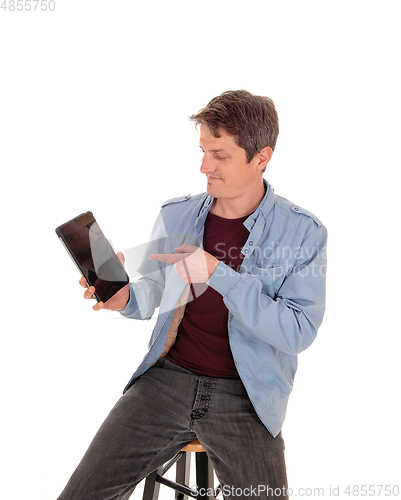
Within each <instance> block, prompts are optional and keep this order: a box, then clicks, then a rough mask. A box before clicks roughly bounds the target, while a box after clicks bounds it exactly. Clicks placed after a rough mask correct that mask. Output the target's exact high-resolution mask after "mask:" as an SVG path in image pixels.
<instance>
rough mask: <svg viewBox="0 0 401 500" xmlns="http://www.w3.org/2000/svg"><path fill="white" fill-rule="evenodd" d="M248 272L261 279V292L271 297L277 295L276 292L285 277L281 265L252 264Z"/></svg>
mask: <svg viewBox="0 0 401 500" xmlns="http://www.w3.org/2000/svg"><path fill="white" fill-rule="evenodd" d="M250 274H251V275H252V276H255V277H256V278H258V279H259V280H260V281H261V283H262V291H263V292H265V293H266V294H267V295H269V296H270V297H272V298H276V297H277V293H278V291H279V289H280V287H281V285H282V283H283V281H284V278H285V276H284V268H283V266H270V267H259V266H253V267H252V269H251V272H250Z"/></svg>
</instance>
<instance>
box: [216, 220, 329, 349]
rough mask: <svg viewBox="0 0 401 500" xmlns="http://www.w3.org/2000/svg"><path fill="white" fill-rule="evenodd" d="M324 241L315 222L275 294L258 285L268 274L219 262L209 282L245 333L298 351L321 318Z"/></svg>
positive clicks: (324, 232)
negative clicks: (263, 274) (240, 271)
mask: <svg viewBox="0 0 401 500" xmlns="http://www.w3.org/2000/svg"><path fill="white" fill-rule="evenodd" d="M326 243H327V230H326V228H325V227H324V226H323V225H321V226H320V227H318V228H313V230H312V231H311V232H310V233H309V234H308V235H307V236H306V237H305V239H304V242H303V244H302V246H301V248H300V249H298V251H297V257H296V259H295V262H294V265H292V266H291V271H290V272H289V273H288V274H287V275H286V277H285V279H284V281H283V282H282V284H281V286H280V288H279V289H278V290H277V293H276V294H275V295H274V296H270V295H268V294H267V293H266V292H265V291H264V290H262V288H263V281H262V280H263V279H269V276H265V277H261V276H255V275H252V274H244V273H239V272H236V271H234V270H233V269H231V268H230V267H228V266H227V265H226V264H224V263H223V262H220V264H219V265H218V267H217V268H216V270H215V271H214V273H213V274H212V276H211V277H210V279H209V281H208V284H209V285H210V286H211V287H212V288H214V289H215V290H216V291H217V292H219V293H220V294H221V295H222V296H223V301H224V303H225V305H226V307H227V308H228V310H229V311H230V312H231V314H232V315H233V316H234V317H235V318H236V319H237V320H238V321H240V322H241V323H242V324H243V325H244V326H245V327H246V331H247V332H248V333H249V335H255V336H256V337H258V338H260V339H262V340H264V341H266V342H268V343H269V344H271V345H272V346H274V347H276V348H277V349H279V350H280V351H283V352H286V353H288V354H298V353H299V352H301V351H303V350H304V349H306V348H307V347H309V345H310V344H311V343H312V342H313V340H314V339H315V337H316V335H317V330H318V328H319V326H320V324H321V322H322V320H323V315H324V310H325V283H326ZM284 267H285V266H284Z"/></svg>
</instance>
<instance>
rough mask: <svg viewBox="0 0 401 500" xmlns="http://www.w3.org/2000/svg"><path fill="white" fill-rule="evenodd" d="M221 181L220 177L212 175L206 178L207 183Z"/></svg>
mask: <svg viewBox="0 0 401 500" xmlns="http://www.w3.org/2000/svg"><path fill="white" fill-rule="evenodd" d="M222 180H223V179H222V178H221V177H214V176H213V175H208V176H207V181H208V182H217V181H222Z"/></svg>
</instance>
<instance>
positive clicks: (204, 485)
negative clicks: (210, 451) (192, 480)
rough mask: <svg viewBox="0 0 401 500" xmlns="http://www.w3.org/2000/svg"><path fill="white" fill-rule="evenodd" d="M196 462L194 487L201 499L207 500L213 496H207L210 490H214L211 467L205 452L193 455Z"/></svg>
mask: <svg viewBox="0 0 401 500" xmlns="http://www.w3.org/2000/svg"><path fill="white" fill-rule="evenodd" d="M195 460H196V485H197V487H198V491H199V492H200V493H204V494H203V495H200V496H201V497H205V498H208V499H209V500H210V499H212V498H214V496H211V495H208V494H207V493H208V491H209V492H210V491H211V490H210V488H211V489H213V488H214V477H213V467H212V464H211V463H210V461H209V459H208V457H207V454H206V453H205V452H199V453H196V454H195Z"/></svg>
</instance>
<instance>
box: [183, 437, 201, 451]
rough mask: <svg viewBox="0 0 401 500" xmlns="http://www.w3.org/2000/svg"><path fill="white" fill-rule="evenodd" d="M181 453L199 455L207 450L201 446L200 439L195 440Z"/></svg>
mask: <svg viewBox="0 0 401 500" xmlns="http://www.w3.org/2000/svg"><path fill="white" fill-rule="evenodd" d="M181 451H186V452H187V451H192V452H195V453H199V452H202V451H206V450H205V448H204V447H203V446H202V445H201V444H200V442H199V439H194V440H193V441H191V442H190V443H188V444H187V445H186V446H184V448H183V449H182V450H181Z"/></svg>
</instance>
